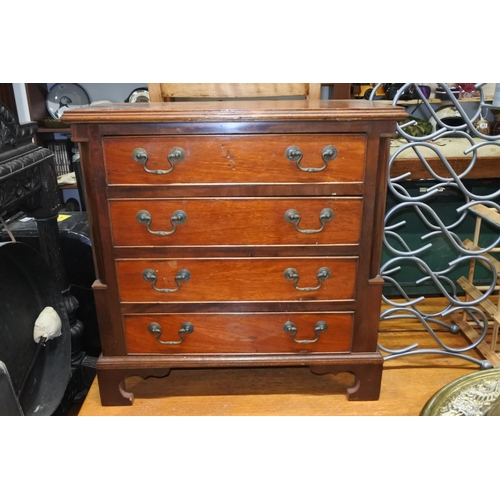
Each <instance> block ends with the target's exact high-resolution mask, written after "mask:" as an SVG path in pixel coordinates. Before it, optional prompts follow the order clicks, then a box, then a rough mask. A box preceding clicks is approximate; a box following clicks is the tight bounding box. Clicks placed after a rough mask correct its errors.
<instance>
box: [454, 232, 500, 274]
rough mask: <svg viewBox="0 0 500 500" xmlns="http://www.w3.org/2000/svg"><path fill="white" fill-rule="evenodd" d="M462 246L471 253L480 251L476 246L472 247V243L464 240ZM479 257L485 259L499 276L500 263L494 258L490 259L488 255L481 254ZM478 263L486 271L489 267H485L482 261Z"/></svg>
mask: <svg viewBox="0 0 500 500" xmlns="http://www.w3.org/2000/svg"><path fill="white" fill-rule="evenodd" d="M462 245H463V246H464V248H466V249H467V250H472V251H477V250H481V249H480V248H479V247H478V246H477V245H474V243H473V242H472V241H471V240H464V241H462ZM481 256H482V257H486V258H487V259H488V260H489V261H490V262H491V263H492V264H493V265H494V266H495V269H496V271H497V273H498V274H500V261H498V260H497V259H495V257H492V256H491V255H490V254H489V253H483V254H481ZM479 262H480V263H481V264H482V265H483V266H484V267H486V268H487V269H489V267H488V266H487V264H485V263H484V262H482V261H479Z"/></svg>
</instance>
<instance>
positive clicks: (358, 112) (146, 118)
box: [63, 100, 407, 123]
mask: <svg viewBox="0 0 500 500" xmlns="http://www.w3.org/2000/svg"><path fill="white" fill-rule="evenodd" d="M406 116H407V114H406V112H405V110H404V108H401V107H398V106H392V105H391V104H390V103H385V102H381V101H375V102H370V101H366V100H317V101H305V100H269V101H210V102H192V101H191V102H169V103H134V104H128V103H116V104H115V103H109V104H107V103H106V104H94V105H90V106H86V107H82V108H77V109H72V110H68V111H66V112H65V113H64V115H63V120H64V121H65V122H68V123H107V122H122V123H128V122H133V123H138V122H172V121H181V122H185V121H187V122H196V121H236V122H244V121H281V120H289V121H295V120H296V121H302V120H334V121H335V120H339V121H342V120H361V119H362V120H401V119H403V118H405V117H406Z"/></svg>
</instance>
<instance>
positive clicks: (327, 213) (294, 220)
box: [285, 208, 333, 234]
mask: <svg viewBox="0 0 500 500" xmlns="http://www.w3.org/2000/svg"><path fill="white" fill-rule="evenodd" d="M285 220H286V221H287V222H288V223H289V224H295V229H296V230H297V231H298V232H299V233H302V234H315V233H321V231H323V229H325V224H326V223H327V222H330V221H332V220H333V210H332V209H331V208H324V209H323V210H321V213H320V214H319V221H320V222H321V227H320V228H319V229H300V227H299V223H300V215H299V213H298V212H297V210H293V209H290V210H287V211H286V212H285Z"/></svg>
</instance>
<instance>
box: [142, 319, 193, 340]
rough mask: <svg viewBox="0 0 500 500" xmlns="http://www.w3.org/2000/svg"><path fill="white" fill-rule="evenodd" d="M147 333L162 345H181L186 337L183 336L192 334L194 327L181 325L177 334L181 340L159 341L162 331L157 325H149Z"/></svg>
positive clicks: (187, 323) (187, 324) (185, 324)
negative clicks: (154, 336)
mask: <svg viewBox="0 0 500 500" xmlns="http://www.w3.org/2000/svg"><path fill="white" fill-rule="evenodd" d="M148 330H149V333H152V334H153V335H156V340H157V341H158V342H159V343H160V344H163V345H179V344H182V343H183V342H184V340H185V338H186V337H184V335H189V334H190V333H193V332H194V326H193V325H192V324H191V323H189V322H186V323H183V325H182V326H181V327H180V328H179V331H178V332H177V333H178V335H179V337H180V339H181V340H161V338H160V337H161V335H162V333H163V332H162V329H161V326H160V325H159V324H158V323H150V324H149V326H148Z"/></svg>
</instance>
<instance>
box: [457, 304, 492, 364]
mask: <svg viewBox="0 0 500 500" xmlns="http://www.w3.org/2000/svg"><path fill="white" fill-rule="evenodd" d="M451 318H452V319H453V321H454V322H455V323H456V324H457V325H458V326H459V327H460V330H462V333H463V334H464V335H465V336H466V337H467V338H468V339H469V340H470V342H471V343H472V344H473V343H474V342H477V341H478V340H479V335H478V333H477V332H476V330H474V328H472V326H470V325H469V323H467V321H465V320H464V319H463V316H462V315H461V314H459V313H455V314H452V315H451ZM477 350H478V351H479V352H480V353H481V354H482V355H483V356H484V357H485V358H486V359H487V360H488V361H489V362H490V363H491V364H492V365H493V366H496V365H498V364H499V363H500V357H499V356H498V354H497V353H495V352H494V351H493V350H492V349H491V348H490V346H489V345H488V344H487V343H486V342H484V341H483V342H480V343H479V344H478V346H477Z"/></svg>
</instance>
